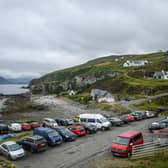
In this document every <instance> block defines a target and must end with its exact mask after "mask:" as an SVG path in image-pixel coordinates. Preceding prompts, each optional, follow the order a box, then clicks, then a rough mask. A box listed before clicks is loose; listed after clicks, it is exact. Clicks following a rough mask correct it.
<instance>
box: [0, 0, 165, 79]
mask: <svg viewBox="0 0 168 168" xmlns="http://www.w3.org/2000/svg"><path fill="white" fill-rule="evenodd" d="M167 6H168V1H167V0H162V1H158V0H148V1H146V0H141V1H139V0H134V1H132V0H124V1H123V0H117V1H115V0H106V1H102V0H92V1H90V0H85V1H83V0H71V1H69V0H57V1H55V0H50V2H48V1H45V0H36V1H34V0H29V1H24V2H23V1H22V0H15V1H10V0H2V1H0V11H1V12H0V20H1V26H0V64H1V66H0V75H7V74H8V76H16V77H17V76H19V75H20V76H22V75H23V74H24V75H32V76H33V77H34V76H37V74H39V75H42V74H45V73H47V72H50V71H53V70H56V69H61V68H65V67H70V66H73V65H77V64H80V63H83V62H85V61H87V60H89V59H94V58H96V57H100V56H104V55H108V54H129V53H144V52H151V51H157V50H159V49H162V50H167V43H168V21H167V16H168V10H167Z"/></svg>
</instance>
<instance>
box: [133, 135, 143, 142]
mask: <svg viewBox="0 0 168 168" xmlns="http://www.w3.org/2000/svg"><path fill="white" fill-rule="evenodd" d="M141 138H142V134H138V135H137V136H135V137H134V138H133V140H134V142H136V141H138V140H140V139H141Z"/></svg>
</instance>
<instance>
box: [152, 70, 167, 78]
mask: <svg viewBox="0 0 168 168" xmlns="http://www.w3.org/2000/svg"><path fill="white" fill-rule="evenodd" d="M153 78H154V79H164V80H166V79H168V71H167V72H166V71H163V70H162V71H161V72H155V73H154V75H153Z"/></svg>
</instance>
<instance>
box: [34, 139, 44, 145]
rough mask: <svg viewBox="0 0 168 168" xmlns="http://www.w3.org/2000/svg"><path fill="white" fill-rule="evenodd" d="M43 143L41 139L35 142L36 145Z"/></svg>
mask: <svg viewBox="0 0 168 168" xmlns="http://www.w3.org/2000/svg"><path fill="white" fill-rule="evenodd" d="M43 142H45V140H44V139H43V138H41V139H37V140H36V141H35V143H36V144H40V143H43Z"/></svg>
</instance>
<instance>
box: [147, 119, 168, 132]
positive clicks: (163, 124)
mask: <svg viewBox="0 0 168 168" xmlns="http://www.w3.org/2000/svg"><path fill="white" fill-rule="evenodd" d="M163 128H168V119H163V120H160V121H158V122H153V123H152V124H151V125H150V126H149V131H150V132H153V131H154V130H159V129H163Z"/></svg>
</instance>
